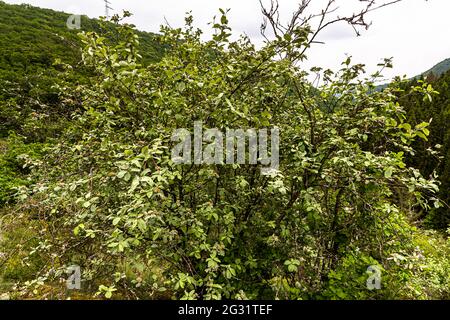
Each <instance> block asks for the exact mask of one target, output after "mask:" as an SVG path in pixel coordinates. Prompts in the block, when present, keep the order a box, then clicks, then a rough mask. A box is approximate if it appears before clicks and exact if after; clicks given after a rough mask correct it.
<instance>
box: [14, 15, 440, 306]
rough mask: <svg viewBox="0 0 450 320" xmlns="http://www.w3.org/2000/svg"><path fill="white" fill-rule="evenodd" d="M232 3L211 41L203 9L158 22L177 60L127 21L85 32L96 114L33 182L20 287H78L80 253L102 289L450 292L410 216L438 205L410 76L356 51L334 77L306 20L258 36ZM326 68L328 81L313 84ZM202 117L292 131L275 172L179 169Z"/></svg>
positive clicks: (41, 290) (266, 295)
mask: <svg viewBox="0 0 450 320" xmlns="http://www.w3.org/2000/svg"><path fill="white" fill-rule="evenodd" d="M221 14H222V15H221V18H220V21H219V22H216V23H214V24H213V28H214V31H215V33H214V36H213V37H212V39H211V40H208V41H203V40H202V39H201V35H202V32H201V31H200V30H198V29H196V28H194V27H193V19H192V17H191V16H188V17H187V18H186V26H185V28H182V29H173V28H169V27H162V30H161V32H162V35H161V37H160V41H161V43H162V45H163V46H164V48H166V52H165V55H164V57H163V58H162V59H161V61H158V62H154V63H151V64H148V65H142V64H141V57H140V55H139V53H138V50H137V48H138V45H139V39H138V37H137V36H136V34H135V32H134V29H133V26H130V25H127V24H120V23H119V22H120V19H119V17H117V16H116V17H114V20H115V21H116V23H117V33H116V34H115V36H114V37H112V36H110V35H108V34H106V35H100V34H97V33H94V32H89V33H82V34H81V37H82V40H83V43H84V45H85V48H84V50H83V62H84V63H85V64H86V66H87V67H88V68H91V70H92V71H93V74H95V76H94V77H93V78H92V79H91V81H90V83H91V84H90V85H89V86H83V85H78V86H75V87H73V88H72V87H71V86H68V87H67V88H69V89H68V90H73V94H74V95H79V94H81V96H82V106H83V107H84V110H85V111H84V112H78V113H74V114H73V122H72V123H71V124H70V127H68V128H67V130H65V132H64V133H63V136H62V138H61V139H60V140H59V142H58V143H57V144H56V145H54V146H53V147H52V148H51V150H50V151H49V155H47V156H46V158H45V159H44V161H42V163H40V164H39V166H38V168H37V169H36V170H35V171H34V175H35V177H36V179H37V180H36V181H38V182H37V183H35V184H34V185H33V186H31V187H23V188H21V191H20V197H19V198H20V200H21V202H20V204H18V205H17V206H16V209H15V210H16V211H17V219H24V220H30V219H31V220H33V221H34V222H33V223H32V224H30V229H31V231H30V232H32V233H33V238H34V239H37V243H36V244H35V245H34V246H32V248H30V250H29V255H30V256H32V257H34V259H35V260H34V261H41V266H40V268H39V272H37V273H35V275H34V277H33V278H34V279H27V280H28V281H27V282H24V281H19V283H18V284H17V286H16V289H15V292H16V294H17V295H18V296H22V297H23V296H26V297H41V298H42V297H52V298H55V297H56V298H65V297H67V296H68V295H69V296H70V295H73V293H72V292H69V291H67V289H66V288H65V284H64V279H65V278H66V276H67V275H66V273H65V272H66V269H67V267H68V266H70V265H74V264H75V265H79V266H80V267H81V270H82V292H83V294H84V295H85V296H86V297H91V298H94V297H106V298H129V299H135V298H140V299H156V298H166V299H169V298H173V299H275V298H276V299H353V298H359V299H373V298H395V299H397V298H398V299H402V298H422V297H425V298H427V297H428V298H429V297H434V298H439V297H442V296H445V294H448V281H447V283H446V284H445V283H444V280H443V278H442V277H443V275H444V274H446V273H445V272H444V270H442V269H441V270H438V271H436V270H433V269H428V271H424V269H423V268H422V265H425V264H426V262H427V260H426V259H434V260H433V261H434V262H433V263H434V265H436V264H437V265H441V266H442V268H446V270H447V271H448V268H449V263H448V261H447V262H446V263H447V264H446V265H445V264H443V263H442V264H441V262H436V261H441V260H442V261H444V260H445V259H447V260H448V256H445V255H443V254H439V255H436V256H434V258H432V257H426V256H424V254H425V253H424V252H423V250H424V248H422V247H424V246H425V247H429V246H430V243H432V242H433V241H432V240H430V239H431V238H430V237H431V236H429V235H420V237H419V231H418V230H417V228H416V227H415V226H413V224H412V222H411V217H412V216H413V215H412V214H411V212H412V211H413V210H418V208H422V210H427V209H428V208H429V207H430V206H437V207H438V206H439V205H440V203H439V200H438V199H437V198H436V197H435V193H436V192H437V191H438V184H437V183H436V181H435V179H434V178H433V177H430V178H428V179H427V178H424V177H423V176H422V175H421V174H420V172H419V171H418V170H416V169H414V168H412V167H408V166H407V165H406V164H405V159H406V158H407V157H411V156H412V155H413V154H414V150H413V143H414V141H415V140H416V139H423V138H426V136H427V134H428V133H429V132H428V130H427V126H428V124H427V123H422V124H419V125H417V126H415V127H413V126H411V125H409V124H407V123H406V122H405V112H404V110H403V108H402V106H401V105H399V104H398V103H397V102H396V101H397V100H398V99H397V95H398V90H400V89H398V88H399V86H397V85H396V84H393V85H392V86H391V87H390V88H388V89H386V90H384V91H383V92H377V91H375V90H374V80H375V79H376V77H377V76H378V74H376V75H373V76H372V75H370V76H367V75H365V71H364V66H363V65H359V64H352V61H351V59H347V60H346V61H345V62H344V63H343V64H342V69H341V70H339V71H337V72H332V71H330V70H321V69H319V68H314V69H313V70H312V71H306V70H304V69H302V67H301V61H302V60H303V59H305V58H306V56H305V54H304V52H305V50H304V49H305V48H306V47H307V46H308V43H307V39H308V36H309V34H310V33H311V30H310V28H308V27H304V28H296V29H294V30H292V31H291V32H290V33H287V34H286V35H284V36H283V37H278V38H276V39H275V40H273V41H268V42H266V43H265V45H264V46H263V47H262V48H260V49H257V48H256V47H255V46H254V45H253V44H252V43H251V41H250V39H248V38H247V37H241V38H239V39H238V40H236V41H233V40H231V30H230V27H229V26H228V20H227V17H226V13H225V12H224V11H221ZM117 35H118V36H117ZM280 57H281V58H280ZM389 64H390V61H389V60H386V61H385V62H384V63H383V65H382V66H381V67H386V66H389ZM68 70H70V68H68ZM314 73H320V74H321V75H322V76H323V79H324V81H323V84H322V85H320V86H319V87H313V86H312V85H311V82H310V81H308V77H309V76H310V75H311V74H314ZM71 88H72V89H71ZM66 94H70V92H66ZM195 121H203V123H204V126H205V127H207V128H219V129H220V130H221V131H223V132H225V130H226V128H236V129H244V130H245V129H249V128H255V129H263V128H272V127H275V126H276V127H278V128H279V129H280V133H281V143H280V167H279V170H277V171H276V172H272V173H271V174H269V175H262V174H261V170H260V169H261V166H260V165H215V164H213V165H206V164H202V165H195V164H192V165H188V164H175V163H174V162H173V161H172V159H171V148H172V147H173V145H174V143H173V142H172V141H171V137H172V133H173V132H174V130H176V129H179V128H188V129H189V128H193V126H194V122H195ZM418 237H419V238H420V239H422V240H420V241H418V240H417V239H418ZM430 241H431V242H430ZM440 241H441V242H442V243H445V241H446V240H445V239H442V240H440ZM443 245H446V246H448V243H445V244H443ZM443 250H444V249H443ZM445 250H446V249H445ZM371 265H376V266H379V267H380V268H381V270H382V276H383V278H382V289H381V290H373V291H370V290H368V289H367V287H366V280H367V278H368V273H367V272H366V270H367V268H368V267H369V266H371ZM426 272H430V273H431V274H432V275H433V276H432V277H435V282H433V283H434V287H433V288H434V289H433V290H428V289H427V288H428V287H427V285H424V283H423V282H426V281H427V279H428V278H427V277H430V274H428V275H427V274H426ZM447 274H448V273H447ZM445 286H446V287H445ZM436 287H439V288H440V291H439V290H438V289H436ZM447 297H448V296H447Z"/></svg>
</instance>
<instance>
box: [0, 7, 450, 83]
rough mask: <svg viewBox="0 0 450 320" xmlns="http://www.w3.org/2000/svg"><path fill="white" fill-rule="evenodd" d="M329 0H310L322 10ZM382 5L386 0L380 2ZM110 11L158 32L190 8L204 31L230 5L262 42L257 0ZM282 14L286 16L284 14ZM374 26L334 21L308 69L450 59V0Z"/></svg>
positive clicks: (388, 12) (400, 11)
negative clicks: (349, 60) (348, 60)
mask: <svg viewBox="0 0 450 320" xmlns="http://www.w3.org/2000/svg"><path fill="white" fill-rule="evenodd" d="M4 1H5V2H7V3H11V4H19V3H29V4H31V5H34V6H38V7H43V8H51V9H55V10H59V11H65V12H70V13H82V14H86V15H88V16H90V17H98V16H100V15H104V2H103V0H76V1H75V0H72V1H70V0H4ZM324 1H325V0H312V3H313V5H314V7H315V6H317V7H318V8H320V7H321V4H323V2H324ZM378 1H379V2H380V3H381V2H383V1H384V0H378ZM110 2H111V6H112V7H113V8H114V11H112V13H120V12H121V11H122V9H126V10H129V11H131V12H132V13H133V14H134V16H133V17H132V18H131V19H130V20H129V21H130V22H131V23H134V24H135V25H136V26H137V27H138V29H140V30H145V31H151V32H158V31H159V26H160V25H161V24H162V23H164V18H166V19H167V20H168V22H169V23H170V25H171V26H173V27H179V26H182V25H183V23H184V16H185V12H187V11H190V10H192V13H193V15H194V19H195V20H196V25H197V26H199V27H201V28H202V29H203V30H205V29H207V28H208V27H207V23H208V22H210V21H211V20H212V17H213V16H214V15H216V14H218V8H230V9H231V11H230V14H229V19H230V24H231V26H232V27H233V29H234V32H235V33H237V34H239V33H244V32H245V33H246V34H247V35H249V36H250V37H251V38H252V39H253V40H254V42H255V43H261V41H262V37H261V36H260V34H259V26H260V24H261V22H262V15H261V11H260V7H259V1H258V0H220V1H219V0H158V1H157V0H110ZM279 2H280V6H281V9H282V13H284V17H285V18H288V17H289V14H290V13H291V12H292V10H293V9H294V8H295V6H296V4H297V3H298V2H299V0H279ZM336 3H337V5H338V6H339V7H340V10H341V11H340V13H341V14H343V13H345V12H349V10H350V11H353V10H355V9H357V8H359V7H358V6H357V5H358V1H357V0H337V1H336ZM282 17H283V16H282ZM369 17H370V19H369V20H370V21H372V22H373V25H372V26H371V28H370V29H369V30H368V31H363V32H362V36H361V37H356V36H355V34H354V32H353V30H352V29H351V27H350V26H348V25H345V24H341V25H334V26H332V27H330V29H328V31H327V32H325V33H323V34H322V37H321V38H320V39H319V40H321V41H324V42H326V43H325V44H323V45H322V44H317V45H315V46H314V47H313V48H311V50H310V51H309V54H308V57H309V61H308V62H306V63H305V67H308V68H309V67H311V66H315V65H317V66H321V67H325V68H331V69H337V68H339V67H340V63H341V62H342V61H343V60H344V59H345V57H346V54H349V55H352V56H353V57H354V62H358V63H364V64H366V65H367V66H368V71H373V70H375V68H376V64H377V63H378V62H380V60H381V59H382V58H385V57H386V58H387V57H394V69H393V70H392V71H387V72H385V75H386V76H387V77H393V76H395V75H407V76H408V77H412V76H415V75H417V74H420V73H422V72H424V71H426V70H428V69H429V68H431V67H432V66H433V65H435V64H436V63H438V62H440V61H441V60H444V59H446V58H450V41H449V34H450V1H449V0H429V1H426V0H403V1H402V2H400V3H397V4H394V5H393V6H389V7H385V8H383V9H380V10H379V11H376V12H373V13H371V15H370V16H369Z"/></svg>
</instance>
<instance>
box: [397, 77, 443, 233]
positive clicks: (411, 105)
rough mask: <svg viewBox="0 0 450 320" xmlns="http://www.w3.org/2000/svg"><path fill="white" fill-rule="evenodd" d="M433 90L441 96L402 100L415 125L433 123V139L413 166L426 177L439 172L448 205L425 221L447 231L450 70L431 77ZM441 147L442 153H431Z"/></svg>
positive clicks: (419, 148)
mask: <svg viewBox="0 0 450 320" xmlns="http://www.w3.org/2000/svg"><path fill="white" fill-rule="evenodd" d="M422 81H423V78H422V79H417V80H413V81H412V82H408V83H406V84H405V85H404V86H405V87H409V86H417V85H423V84H422ZM427 81H429V82H430V83H431V84H432V85H433V88H434V89H435V90H436V91H437V92H438V93H439V94H436V95H434V96H433V98H432V99H431V100H426V101H424V100H423V99H422V97H421V96H420V94H417V93H414V92H413V93H411V94H409V95H404V96H402V97H401V98H400V102H401V103H402V104H403V105H404V106H405V109H406V111H407V117H408V118H409V119H410V122H411V123H412V124H418V123H421V122H422V121H430V127H429V130H430V136H429V139H427V141H422V142H420V143H419V144H418V145H417V147H416V149H417V154H416V155H415V156H414V157H413V158H411V159H410V161H409V162H410V163H411V164H412V165H414V166H416V167H417V168H419V169H420V170H421V171H422V173H423V174H424V175H425V176H429V175H430V174H432V172H433V171H434V170H435V169H436V171H437V173H438V175H439V181H440V183H441V187H440V190H441V191H440V198H441V199H442V200H443V201H444V202H445V204H444V205H443V207H442V208H439V209H435V210H432V212H431V213H428V214H426V216H425V218H426V222H427V223H428V224H429V225H431V226H432V227H434V228H437V229H446V228H447V227H448V225H449V224H450V207H449V204H450V193H449V190H450V125H449V123H448V119H449V118H450V71H449V72H447V73H444V74H443V75H442V76H440V77H436V76H428V77H427ZM435 146H438V149H439V153H434V152H432V151H430V150H431V149H433V148H434V147H435Z"/></svg>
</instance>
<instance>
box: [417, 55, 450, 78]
mask: <svg viewBox="0 0 450 320" xmlns="http://www.w3.org/2000/svg"><path fill="white" fill-rule="evenodd" d="M448 70H450V58H448V59H445V60H443V61H441V62H439V63H438V64H436V65H435V66H434V67H433V68H431V69H430V70H428V71H425V72H424V73H422V75H424V76H427V75H429V74H431V73H432V74H434V75H435V76H441V75H442V74H444V73H446V72H447V71H448Z"/></svg>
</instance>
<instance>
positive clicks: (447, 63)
mask: <svg viewBox="0 0 450 320" xmlns="http://www.w3.org/2000/svg"><path fill="white" fill-rule="evenodd" d="M449 70H450V58H448V59H445V60H443V61H441V62H439V63H438V64H436V65H435V66H434V67H432V68H431V69H429V70H427V71H425V72H423V73H421V74H419V75H417V76H415V77H412V78H411V79H410V80H413V79H418V78H420V77H426V76H429V75H431V74H432V75H434V76H436V77H440V76H442V75H443V74H445V73H446V72H447V71H449ZM388 86H389V83H383V84H380V85H378V86H377V87H376V88H375V90H377V91H381V90H383V89H385V88H387V87H388Z"/></svg>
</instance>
